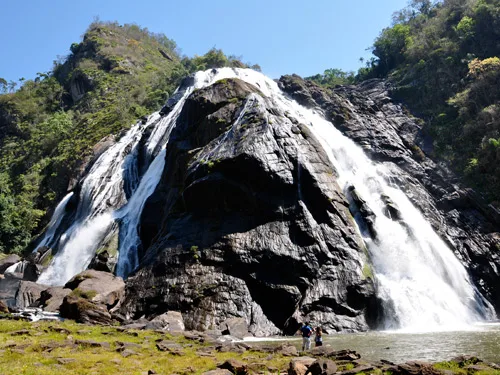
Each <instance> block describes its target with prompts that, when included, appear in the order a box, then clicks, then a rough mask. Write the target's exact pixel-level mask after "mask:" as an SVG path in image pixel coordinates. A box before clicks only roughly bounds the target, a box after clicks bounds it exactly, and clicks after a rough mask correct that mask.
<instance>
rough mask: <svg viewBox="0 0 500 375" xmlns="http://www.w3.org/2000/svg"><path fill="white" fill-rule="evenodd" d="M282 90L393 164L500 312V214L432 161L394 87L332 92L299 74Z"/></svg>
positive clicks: (367, 85) (397, 178) (377, 83)
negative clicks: (393, 95) (394, 94)
mask: <svg viewBox="0 0 500 375" xmlns="http://www.w3.org/2000/svg"><path fill="white" fill-rule="evenodd" d="M280 86H281V88H282V89H283V90H285V91H286V92H287V93H288V94H289V95H290V96H291V97H293V98H294V99H296V100H297V101H298V102H300V103H301V104H303V105H305V106H308V107H314V108H318V109H321V110H322V112H323V113H324V115H325V117H326V118H327V119H328V120H330V121H331V122H332V123H334V124H335V126H336V127H337V128H338V129H339V130H341V131H342V132H343V133H344V134H345V135H346V136H348V137H349V138H351V139H352V140H354V141H355V142H356V143H358V144H359V145H360V146H362V147H363V149H364V150H365V152H366V153H367V154H368V155H369V156H370V158H372V159H373V160H377V161H380V162H385V163H386V167H387V168H388V169H389V170H390V174H391V175H390V176H389V178H390V179H391V181H394V182H396V183H397V184H398V185H399V186H400V187H401V189H402V190H404V191H405V192H406V195H407V196H408V197H409V198H410V200H411V201H412V202H413V204H414V205H415V206H416V207H418V208H419V209H420V211H421V212H423V214H424V216H425V217H426V218H427V220H428V221H429V222H430V223H431V225H432V226H433V228H434V230H435V231H436V232H437V233H438V234H439V235H440V237H441V238H442V239H443V240H444V241H445V242H446V243H447V244H448V245H449V247H450V248H451V249H452V250H453V251H454V252H455V254H456V256H457V257H458V258H459V259H460V260H461V262H462V263H463V264H464V266H465V267H466V269H467V270H468V271H469V274H470V275H471V277H472V280H473V282H474V284H475V285H476V287H477V288H478V289H479V291H480V292H481V293H482V294H483V295H484V296H485V297H486V298H487V299H488V300H489V301H490V302H492V304H493V305H494V306H495V308H496V311H497V313H498V312H499V311H500V288H498V278H499V276H500V233H499V231H500V213H499V212H498V211H497V210H496V209H495V208H494V207H492V206H487V205H486V204H485V203H483V201H482V199H481V198H480V197H478V196H477V195H476V194H475V193H474V192H473V191H471V190H469V189H465V188H463V187H462V186H460V183H459V181H457V179H456V177H455V176H454V175H453V174H452V173H451V172H450V171H449V170H448V169H447V168H446V166H444V165H441V164H438V163H436V162H434V161H432V160H431V159H430V158H429V157H428V156H427V154H432V147H431V146H432V142H431V140H429V139H428V137H426V136H425V135H423V134H422V131H421V126H420V125H419V123H418V121H417V119H415V118H413V117H411V116H409V115H407V114H406V113H405V112H404V111H403V108H402V107H401V106H400V105H398V104H397V103H394V102H393V101H392V100H391V99H390V97H389V92H390V87H389V85H388V84H387V83H386V82H384V81H381V80H370V81H366V82H364V83H363V84H361V85H359V86H346V87H338V88H337V89H335V90H334V91H333V92H327V91H325V90H322V89H320V88H318V87H317V86H316V85H314V84H313V83H311V82H307V81H304V80H302V79H301V78H300V77H298V76H285V77H282V78H281V79H280Z"/></svg>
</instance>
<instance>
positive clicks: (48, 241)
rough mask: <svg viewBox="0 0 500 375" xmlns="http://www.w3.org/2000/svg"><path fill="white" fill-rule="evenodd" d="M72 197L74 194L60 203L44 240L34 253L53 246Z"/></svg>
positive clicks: (71, 193)
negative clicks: (43, 247) (44, 247)
mask: <svg viewBox="0 0 500 375" xmlns="http://www.w3.org/2000/svg"><path fill="white" fill-rule="evenodd" d="M72 196H73V192H70V193H68V194H66V196H65V197H64V198H63V199H62V200H61V202H59V204H58V205H57V207H56V209H55V210H54V214H53V215H52V218H51V219H50V222H49V225H48V229H47V231H46V232H45V233H44V235H43V237H42V239H41V240H40V242H39V243H38V245H37V247H36V248H35V250H34V251H37V250H38V249H39V248H41V247H42V246H47V247H51V246H53V240H54V236H55V234H56V232H57V229H59V225H61V221H62V219H63V218H64V214H65V209H66V205H67V204H68V202H69V200H70V199H71V197H72Z"/></svg>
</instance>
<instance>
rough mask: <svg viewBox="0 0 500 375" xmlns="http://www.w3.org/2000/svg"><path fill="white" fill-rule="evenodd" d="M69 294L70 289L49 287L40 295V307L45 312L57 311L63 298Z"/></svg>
mask: <svg viewBox="0 0 500 375" xmlns="http://www.w3.org/2000/svg"><path fill="white" fill-rule="evenodd" d="M70 293H71V289H65V288H62V287H49V288H47V289H45V290H43V291H42V293H41V294H40V306H41V307H42V308H43V309H44V310H45V311H50V312H57V311H59V309H60V307H61V305H62V303H63V300H64V298H65V297H66V296H67V295H68V294H70Z"/></svg>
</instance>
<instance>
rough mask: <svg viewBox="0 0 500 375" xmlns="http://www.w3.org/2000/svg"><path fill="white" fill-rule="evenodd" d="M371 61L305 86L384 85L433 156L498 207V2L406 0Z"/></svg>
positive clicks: (334, 71) (332, 72)
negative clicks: (416, 123) (418, 125)
mask: <svg viewBox="0 0 500 375" xmlns="http://www.w3.org/2000/svg"><path fill="white" fill-rule="evenodd" d="M372 53H373V55H374V57H373V58H371V59H370V60H369V61H366V66H365V67H363V68H361V69H360V70H359V71H358V72H357V73H356V74H355V73H353V72H343V71H342V70H339V69H328V70H327V71H325V72H324V73H323V74H318V75H316V76H313V77H309V79H311V80H313V81H315V82H317V83H319V84H321V85H323V86H327V87H334V86H335V85H337V84H352V83H356V82H360V81H364V80H367V79H370V78H384V79H389V80H390V81H391V83H392V84H393V91H392V95H393V97H395V98H397V99H399V100H401V101H402V102H403V103H404V104H405V105H406V106H407V107H408V108H409V109H410V111H411V113H412V114H414V115H415V116H417V117H419V118H421V119H423V120H424V127H423V130H424V132H425V134H426V135H429V136H431V138H432V140H433V143H434V144H433V146H434V150H431V151H430V153H431V155H430V156H431V157H433V158H435V159H440V160H444V161H446V162H447V163H448V164H449V165H450V166H451V167H452V169H453V170H454V171H455V172H456V173H457V174H458V175H459V176H461V177H462V178H463V179H464V180H465V183H466V185H468V186H471V187H473V188H475V189H476V190H478V191H479V192H482V193H483V194H484V195H485V198H486V199H487V201H488V202H489V203H493V204H494V205H495V206H497V207H498V206H500V58H499V57H500V0H443V1H438V2H432V1H431V0H411V1H410V4H409V6H408V7H406V8H405V9H402V10H401V11H398V12H396V13H394V15H393V24H392V26H391V27H388V28H386V29H384V30H383V31H382V32H381V33H380V35H379V37H378V38H377V39H376V40H375V42H374V44H373V47H372ZM426 151H427V152H429V150H426Z"/></svg>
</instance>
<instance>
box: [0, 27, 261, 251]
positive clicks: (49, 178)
mask: <svg viewBox="0 0 500 375" xmlns="http://www.w3.org/2000/svg"><path fill="white" fill-rule="evenodd" d="M70 51H71V53H70V54H69V56H67V57H66V58H65V59H62V60H61V61H56V62H54V67H53V69H52V70H51V71H50V72H47V73H38V75H37V77H36V78H35V79H34V80H25V79H24V78H22V79H20V80H19V81H20V82H19V84H20V87H19V89H18V90H17V91H15V90H16V87H18V84H17V83H16V82H7V81H6V80H5V79H2V78H0V216H1V217H2V220H1V221H0V253H21V252H23V251H25V250H27V246H28V245H29V243H30V242H31V240H32V238H33V236H34V235H35V234H36V233H38V232H40V231H41V230H42V229H43V227H44V226H45V225H46V224H47V223H48V220H49V215H50V211H49V209H50V208H51V207H52V208H53V207H54V206H55V203H56V202H57V201H58V200H60V199H61V198H62V196H63V195H64V194H65V193H66V190H67V188H68V184H69V182H70V181H71V180H73V179H75V178H78V177H79V174H80V173H81V172H82V168H83V167H84V166H85V160H89V157H90V156H91V155H92V148H93V146H94V145H95V144H96V143H98V142H99V141H100V140H101V139H103V138H104V137H109V136H110V135H113V136H118V135H119V134H121V132H122V131H123V130H126V129H128V128H129V127H130V126H131V124H133V123H135V122H136V121H137V120H138V119H139V118H140V117H142V116H144V115H146V114H149V113H151V112H153V111H155V110H159V109H160V108H161V106H162V104H163V103H164V102H165V100H166V99H167V98H168V97H169V95H171V94H172V93H173V91H174V90H175V88H176V87H177V85H178V84H179V82H180V80H181V79H182V78H183V77H184V76H186V75H188V74H189V73H192V72H194V71H196V70H200V69H209V68H216V67H223V66H233V67H249V65H248V64H244V63H242V62H241V61H240V59H239V58H237V57H235V56H229V57H227V56H226V55H224V53H223V52H222V51H221V50H219V49H216V48H212V49H211V50H210V51H208V52H207V53H206V54H205V55H203V56H194V57H193V58H188V57H182V56H180V55H179V52H178V50H177V46H176V44H175V42H174V41H172V40H170V39H169V38H167V37H166V36H165V35H163V34H155V33H151V32H149V31H148V30H147V29H146V28H141V27H139V26H137V25H119V24H118V23H116V22H98V21H97V22H94V23H92V24H91V25H90V26H89V28H88V30H87V32H86V33H85V35H84V36H83V38H82V41H81V43H73V44H72V45H71V47H70ZM251 67H252V68H254V69H260V67H259V66H258V65H253V66H251Z"/></svg>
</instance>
